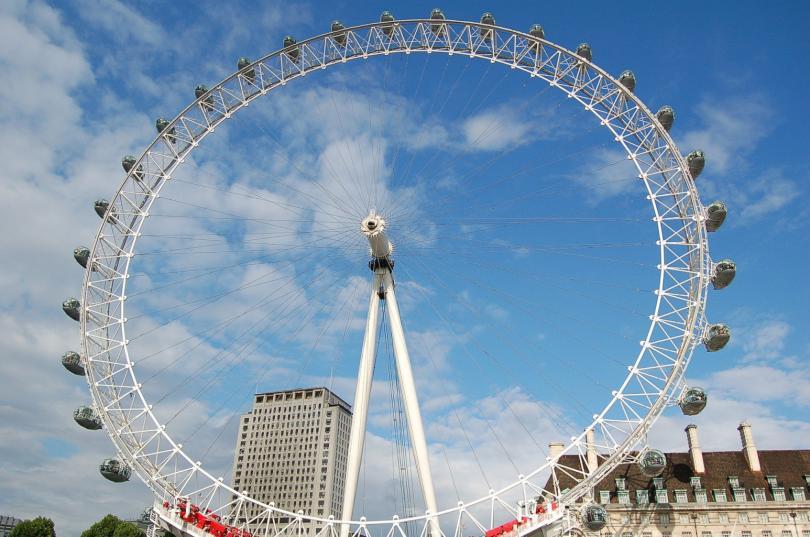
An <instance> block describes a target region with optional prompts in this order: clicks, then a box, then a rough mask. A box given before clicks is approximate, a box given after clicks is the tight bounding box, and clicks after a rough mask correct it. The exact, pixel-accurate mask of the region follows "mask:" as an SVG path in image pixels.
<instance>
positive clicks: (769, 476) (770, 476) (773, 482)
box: [765, 475, 779, 487]
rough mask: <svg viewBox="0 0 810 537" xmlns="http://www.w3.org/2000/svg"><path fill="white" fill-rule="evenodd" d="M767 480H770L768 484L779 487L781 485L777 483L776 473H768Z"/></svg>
mask: <svg viewBox="0 0 810 537" xmlns="http://www.w3.org/2000/svg"><path fill="white" fill-rule="evenodd" d="M765 480H766V481H767V482H768V486H770V487H778V486H779V485H778V484H777V483H776V476H775V475H766V476H765Z"/></svg>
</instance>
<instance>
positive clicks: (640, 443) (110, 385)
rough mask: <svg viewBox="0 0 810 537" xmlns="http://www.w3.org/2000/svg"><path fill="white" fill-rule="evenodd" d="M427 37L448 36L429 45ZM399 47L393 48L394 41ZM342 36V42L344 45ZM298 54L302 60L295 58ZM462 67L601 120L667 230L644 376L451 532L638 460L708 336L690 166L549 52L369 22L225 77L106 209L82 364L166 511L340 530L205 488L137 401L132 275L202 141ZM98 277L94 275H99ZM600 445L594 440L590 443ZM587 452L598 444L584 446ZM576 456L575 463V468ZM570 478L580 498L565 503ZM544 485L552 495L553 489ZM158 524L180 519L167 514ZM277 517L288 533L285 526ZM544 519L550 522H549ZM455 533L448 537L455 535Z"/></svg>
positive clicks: (219, 486)
mask: <svg viewBox="0 0 810 537" xmlns="http://www.w3.org/2000/svg"><path fill="white" fill-rule="evenodd" d="M432 27H434V29H437V30H438V31H436V32H434V31H432V29H431V28H432ZM389 34H390V36H389ZM338 35H340V36H343V35H345V44H344V45H342V44H340V43H339V42H338V41H336V40H335V37H336V36H338ZM295 51H297V52H298V54H297V55H296V54H295ZM412 52H427V53H445V54H451V55H452V54H458V55H463V56H469V57H474V58H480V59H484V60H489V61H490V62H493V63H499V64H503V65H505V66H508V67H509V68H511V69H516V70H519V71H523V72H524V73H526V74H528V75H529V76H531V77H532V78H538V79H540V80H542V81H545V82H547V83H549V84H550V85H552V86H554V87H556V88H558V89H560V90H562V91H563V92H565V93H566V94H567V96H568V97H569V98H572V99H574V100H576V101H577V102H579V103H580V104H581V105H582V106H583V107H584V108H585V109H586V110H588V111H590V112H591V113H593V114H594V116H596V118H597V120H598V121H599V122H600V124H601V125H602V126H604V127H606V128H607V129H608V130H609V131H610V132H611V134H612V135H613V137H614V139H615V141H616V142H617V143H618V144H619V145H620V146H621V147H622V148H623V150H624V151H625V153H626V154H627V158H628V159H629V160H632V162H633V163H634V164H635V166H636V168H637V170H638V177H639V180H640V181H643V182H644V184H645V187H646V190H647V198H648V199H649V201H650V204H651V208H652V213H653V218H652V220H653V222H654V224H655V226H656V228H657V230H658V235H659V240H658V242H657V244H658V247H659V252H660V260H659V263H660V264H659V266H658V268H659V270H660V278H659V285H658V289H657V290H656V291H655V293H656V295H657V300H656V306H655V311H654V313H653V314H652V315H650V327H649V330H648V332H647V334H646V337H645V339H644V340H643V341H641V344H640V351H639V353H638V355H637V357H636V359H635V362H634V363H633V364H632V365H630V366H629V367H628V373H627V376H626V378H625V380H624V382H623V383H622V384H621V386H620V387H619V388H618V389H616V390H615V391H614V392H613V398H612V399H611V401H610V402H609V403H608V404H607V405H606V407H605V408H604V409H603V410H602V411H601V412H600V413H598V414H595V415H594V418H593V423H592V425H591V426H590V427H589V428H588V429H586V430H585V431H583V433H582V434H580V435H579V436H578V437H572V438H571V439H570V442H569V443H568V444H567V446H566V447H565V448H564V450H563V451H562V453H561V454H560V455H559V456H556V457H555V458H554V459H550V458H546V460H545V461H542V464H541V465H539V467H538V468H537V469H535V470H534V471H532V472H531V473H528V474H526V475H520V476H517V477H516V480H515V482H514V483H512V484H510V485H509V486H506V487H503V488H502V489H500V490H497V491H489V492H488V493H487V494H484V495H483V496H482V497H481V498H477V499H474V500H472V501H467V502H459V504H458V505H456V506H454V507H451V508H449V509H446V510H443V511H441V512H440V513H438V514H434V515H430V516H440V517H441V523H442V527H443V531H446V532H448V535H450V534H451V533H452V534H453V535H455V536H459V535H460V533H459V532H460V531H461V527H462V525H463V524H464V521H465V520H467V521H468V522H467V524H472V525H473V526H475V527H478V528H479V529H481V530H485V529H487V528H489V527H493V524H494V523H495V521H496V520H497V517H498V516H500V515H499V514H498V513H500V512H503V513H504V514H508V515H509V516H516V515H517V514H518V511H517V507H516V505H515V500H516V499H519V498H523V499H525V500H527V501H528V500H531V499H532V498H534V497H536V496H544V497H546V498H549V499H552V498H553V499H555V500H557V501H559V502H560V505H561V506H565V505H572V504H573V503H575V502H576V501H577V500H578V499H580V498H582V497H588V496H589V495H590V493H591V490H592V487H593V486H594V484H595V483H597V482H598V481H599V480H600V479H602V478H603V477H604V476H605V475H606V474H607V473H608V472H609V471H610V470H611V469H612V468H613V467H615V466H616V465H618V464H621V463H625V462H628V461H632V460H636V458H637V457H638V456H639V455H638V454H639V452H640V451H641V450H643V449H644V447H645V446H646V433H647V432H648V430H649V428H650V426H651V425H652V423H653V422H654V421H655V419H656V418H657V417H658V416H659V415H660V414H661V412H662V411H663V410H664V409H665V407H667V406H669V405H671V404H672V403H673V401H675V400H676V399H677V397H678V396H679V394H680V393H681V391H682V390H683V388H684V384H683V375H684V371H685V369H686V367H687V365H688V363H689V361H690V359H691V356H692V353H693V351H694V348H695V347H696V346H697V345H698V344H699V343H700V342H701V340H702V337H703V334H704V331H705V329H706V326H707V323H706V320H705V316H704V311H705V303H706V295H707V293H706V288H707V285H708V283H709V281H710V275H711V270H712V268H713V266H712V263H711V260H710V258H709V253H708V243H707V240H706V232H705V227H704V220H705V216H704V215H705V210H704V208H703V206H702V205H701V202H700V199H699V196H698V192H697V190H696V188H695V184H694V181H693V179H692V178H691V177H690V175H689V172H688V167H687V166H686V163H685V160H684V158H683V157H682V156H681V154H680V152H679V151H678V149H677V147H676V146H675V144H674V142H673V141H672V139H671V138H670V136H669V134H668V133H667V132H666V130H665V129H664V128H663V127H662V126H661V125H660V124H659V123H658V121H657V120H656V119H655V116H654V114H652V113H651V112H650V110H649V109H648V108H647V107H646V106H645V105H644V104H643V103H642V102H641V100H640V99H639V98H638V97H636V96H635V95H634V94H633V93H632V92H630V91H628V90H627V89H626V88H625V87H623V86H622V85H621V84H620V83H619V82H618V81H617V80H616V79H614V78H613V77H612V76H610V75H609V74H608V73H607V72H606V71H604V70H602V69H600V68H599V67H597V66H596V65H594V64H593V63H592V62H590V61H586V60H584V59H583V58H581V57H579V56H577V55H576V54H574V53H573V52H571V51H569V50H566V49H564V48H563V47H560V46H559V45H556V44H554V43H551V42H549V41H546V40H544V39H537V38H535V37H532V36H530V35H528V34H525V33H522V32H518V31H515V30H510V29H507V28H501V27H495V26H487V25H483V24H479V23H476V22H465V21H452V20H447V21H435V20H434V21H432V20H429V19H412V20H401V21H397V22H395V23H374V24H367V25H362V26H357V27H353V28H347V29H345V30H341V31H339V32H332V33H328V34H323V35H320V36H317V37H314V38H311V39H309V40H306V41H302V42H299V43H297V44H296V45H294V46H293V47H288V48H286V49H282V50H279V51H276V52H274V53H272V54H269V55H267V56H265V57H263V58H262V59H260V60H258V61H256V62H254V63H253V64H251V65H250V66H249V67H247V68H245V69H242V70H241V71H238V72H236V73H234V74H233V75H231V76H229V77H228V78H226V79H225V80H223V81H222V82H220V83H219V84H217V85H216V86H215V87H213V88H211V89H210V90H209V92H208V93H206V94H204V95H202V96H201V97H200V98H198V99H197V100H196V101H194V102H193V103H191V104H190V105H189V106H188V107H187V108H186V109H184V110H183V111H182V112H181V113H180V114H179V115H178V116H177V117H175V118H174V119H173V120H172V121H171V122H170V124H169V126H168V127H167V128H166V129H164V131H163V132H162V133H161V134H160V135H159V136H158V137H157V138H156V139H155V140H154V141H153V142H152V143H151V145H150V146H149V147H148V148H147V149H146V150H145V151H144V153H143V154H142V155H141V156H140V157H139V158H138V160H137V162H136V164H135V165H134V166H133V167H132V169H131V170H130V172H129V173H128V175H127V176H126V178H125V179H124V181H123V183H122V185H121V186H120V188H119V189H118V191H117V192H116V194H115V197H114V198H113V199H112V200H111V202H110V208H109V210H108V212H107V214H106V215H105V217H104V219H103V222H102V224H101V226H100V228H99V231H98V234H97V237H96V239H95V241H94V243H93V245H92V248H91V257H90V262H88V264H87V267H88V269H87V271H86V273H85V280H84V288H83V295H82V308H83V310H82V316H81V333H82V350H83V352H84V357H85V366H86V369H87V381H88V384H89V387H90V390H91V392H92V396H93V400H94V403H95V406H96V408H97V409H98V411H99V413H100V415H101V418H102V420H103V423H104V427H105V429H106V430H107V432H108V434H109V435H110V437H111V438H112V440H113V443H114V444H115V446H116V448H117V451H118V453H119V455H120V456H121V457H122V459H123V460H124V461H125V462H126V463H127V464H129V465H130V466H131V467H132V468H133V470H134V471H135V472H136V473H137V474H138V476H139V477H140V478H141V479H142V480H143V481H144V482H145V483H146V484H147V485H148V486H149V487H150V488H151V489H152V490H153V491H154V493H155V495H156V496H157V497H158V498H159V499H161V500H167V501H170V502H175V501H176V500H177V498H179V497H183V498H188V499H189V500H190V501H191V502H192V503H195V504H197V505H200V506H202V507H206V508H210V509H212V510H213V511H214V512H215V513H218V514H220V515H221V516H222V517H223V518H224V519H225V520H229V521H230V522H231V523H232V524H235V525H239V526H241V527H246V526H247V525H249V526H250V527H251V528H253V529H254V535H255V534H256V532H255V529H256V528H263V529H261V530H260V531H259V533H258V534H260V535H281V534H290V533H295V532H298V531H300V524H301V523H303V522H304V521H307V520H315V521H320V522H322V523H323V524H324V526H323V528H324V529H323V532H332V533H333V532H334V528H335V526H336V525H338V524H339V522H340V521H336V520H334V519H331V518H330V519H324V518H319V517H314V516H308V515H307V514H305V513H301V512H299V513H291V512H287V511H284V510H281V509H278V508H276V507H275V506H274V505H273V504H269V505H267V504H263V503H260V502H256V501H255V500H252V499H251V498H249V497H248V496H246V495H245V494H243V493H242V492H240V491H236V490H233V489H232V488H231V487H230V486H228V485H227V484H226V483H224V481H223V480H222V478H216V477H214V476H213V475H211V474H210V473H209V472H208V471H207V470H205V469H204V468H203V466H202V463H201V462H199V461H194V460H192V459H191V458H190V457H189V456H187V455H186V454H185V453H184V452H183V450H182V445H180V444H177V443H175V441H174V440H172V439H171V437H170V436H169V434H168V433H167V431H166V428H165V426H164V425H161V424H160V422H159V421H158V419H157V418H156V416H155V415H154V414H153V412H152V407H151V405H150V404H149V403H148V401H147V400H146V399H145V398H144V395H143V394H142V392H141V387H142V385H141V384H140V383H139V382H138V380H137V378H136V376H135V372H134V369H133V366H134V365H135V364H136V360H133V359H132V357H130V356H129V353H128V349H127V339H126V338H127V336H126V317H125V306H124V304H125V300H126V287H127V278H128V270H129V266H130V262H131V260H132V257H133V255H135V245H136V243H137V239H138V237H139V236H140V234H141V228H142V226H143V224H144V222H145V220H146V219H147V217H148V216H149V213H150V210H151V209H152V205H153V203H155V202H156V201H157V199H158V198H159V197H160V192H161V190H162V189H163V187H164V186H165V185H166V184H167V183H168V182H170V181H171V177H172V173H173V171H174V169H175V168H176V167H177V166H179V165H180V164H181V163H182V162H183V161H184V159H185V158H188V156H189V154H190V153H191V152H192V151H193V150H194V148H196V147H197V146H198V145H199V143H200V142H201V141H202V140H203V139H204V138H205V137H206V136H207V135H208V134H209V133H211V132H213V131H214V129H215V128H216V127H217V126H218V125H219V124H220V123H222V122H223V121H225V120H226V119H228V118H230V117H231V115H232V114H234V113H235V112H237V111H238V110H240V109H241V108H243V107H245V106H247V105H248V104H249V103H250V102H251V101H252V100H253V99H256V98H258V97H260V96H263V95H265V94H267V93H268V92H270V91H272V90H274V89H277V88H279V87H281V86H284V85H285V84H287V83H288V82H290V81H292V80H294V79H296V78H298V77H301V76H305V75H307V74H308V73H310V72H311V71H314V70H317V69H324V68H326V67H328V66H332V65H336V64H340V63H344V62H346V61H348V60H352V59H365V58H369V57H371V56H379V55H388V54H392V53H405V54H410V53H412ZM91 269H94V270H91ZM589 430H590V431H591V434H588V431H589ZM589 438H590V439H591V440H589ZM590 442H592V444H593V447H594V448H595V449H596V450H598V452H599V454H600V464H599V467H598V468H596V469H594V468H589V466H588V460H587V449H588V445H589V443H590ZM564 455H575V457H574V458H573V459H574V460H575V461H576V462H575V463H573V464H572V463H570V460H571V458H570V457H566V459H565V460H566V461H569V462H567V463H565V464H563V463H562V462H561V460H560V457H562V456H564ZM562 475H566V476H568V477H569V478H573V479H574V480H575V481H576V482H577V485H576V486H574V487H572V488H570V489H568V490H566V491H564V492H563V491H560V490H559V485H558V483H559V478H560V477H561V476H562ZM549 476H550V477H551V479H550V480H549V481H550V482H551V483H552V486H551V487H549V489H550V490H549V489H546V488H545V486H544V485H545V482H546V480H548V478H549ZM158 511H159V512H160V513H161V517H164V518H165V517H169V516H171V514H170V513H168V512H164V511H163V510H161V509H158ZM427 516H428V515H424V516H416V517H412V518H409V519H406V518H402V519H397V518H396V517H395V518H392V519H391V520H385V521H382V520H380V521H367V520H365V519H361V520H357V521H352V522H351V525H352V531H353V532H354V533H358V532H359V533H366V532H370V531H371V530H372V529H374V528H377V529H376V530H375V531H374V533H375V534H378V535H386V536H391V535H393V534H395V533H399V534H400V535H402V537H405V535H404V534H403V530H402V525H403V524H404V523H406V522H411V523H412V524H417V525H419V527H420V528H421V530H420V531H421V533H422V534H424V533H425V531H426V529H425V528H427V527H428V526H427V524H426V521H427ZM279 517H291V518H292V520H293V523H291V524H288V525H279V524H277V523H275V522H274V521H276V520H278V519H279ZM546 518H547V519H548V520H546V521H545V522H543V521H541V525H542V524H546V523H548V522H549V521H551V519H552V518H554V517H546ZM451 527H453V529H452V531H448V530H450V528H451Z"/></svg>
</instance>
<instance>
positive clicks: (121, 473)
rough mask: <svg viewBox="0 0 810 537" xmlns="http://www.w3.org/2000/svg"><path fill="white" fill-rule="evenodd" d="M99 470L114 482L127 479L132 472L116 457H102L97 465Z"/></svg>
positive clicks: (121, 481)
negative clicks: (101, 460) (102, 459)
mask: <svg viewBox="0 0 810 537" xmlns="http://www.w3.org/2000/svg"><path fill="white" fill-rule="evenodd" d="M98 470H99V472H101V475H103V476H104V477H105V478H107V479H109V480H110V481H112V482H114V483H123V482H124V481H129V476H130V475H131V474H132V470H130V468H129V466H127V465H126V464H124V463H122V462H121V461H119V460H118V459H104V462H102V463H101V465H99V467H98Z"/></svg>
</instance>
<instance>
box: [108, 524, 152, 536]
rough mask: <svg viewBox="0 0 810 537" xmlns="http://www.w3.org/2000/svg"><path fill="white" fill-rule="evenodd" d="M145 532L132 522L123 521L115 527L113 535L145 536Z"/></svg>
mask: <svg viewBox="0 0 810 537" xmlns="http://www.w3.org/2000/svg"><path fill="white" fill-rule="evenodd" d="M145 535H146V534H145V533H144V532H143V531H141V529H140V528H139V527H138V526H136V525H135V524H133V523H132V522H121V523H120V524H118V526H117V527H116V528H115V532H114V533H113V537H145Z"/></svg>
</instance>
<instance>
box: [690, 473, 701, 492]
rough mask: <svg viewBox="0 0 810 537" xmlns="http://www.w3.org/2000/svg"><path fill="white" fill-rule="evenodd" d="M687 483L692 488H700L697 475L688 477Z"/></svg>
mask: <svg viewBox="0 0 810 537" xmlns="http://www.w3.org/2000/svg"><path fill="white" fill-rule="evenodd" d="M689 484H690V485H692V488H693V489H699V488H700V478H699V477H697V476H694V477H690V478H689Z"/></svg>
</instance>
